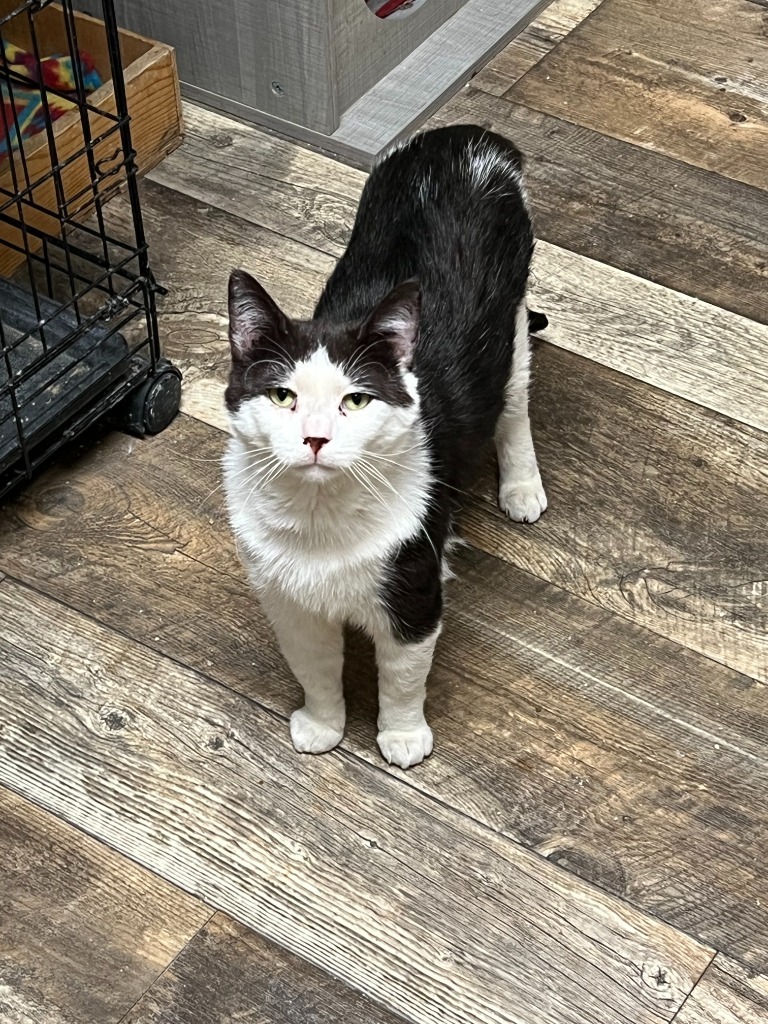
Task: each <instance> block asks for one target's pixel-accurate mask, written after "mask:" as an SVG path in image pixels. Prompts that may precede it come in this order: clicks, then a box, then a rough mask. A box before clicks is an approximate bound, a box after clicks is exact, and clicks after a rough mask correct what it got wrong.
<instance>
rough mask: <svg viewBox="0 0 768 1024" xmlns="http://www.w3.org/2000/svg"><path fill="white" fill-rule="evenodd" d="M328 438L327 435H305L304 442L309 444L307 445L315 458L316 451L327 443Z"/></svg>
mask: <svg viewBox="0 0 768 1024" xmlns="http://www.w3.org/2000/svg"><path fill="white" fill-rule="evenodd" d="M328 440H329V439H328V438H327V437H305V438H304V444H308V445H309V447H310V448H311V449H312V451H313V452H314V454H315V458H317V453H318V452H319V451H320V449H321V448H322V447H323V445H324V444H328Z"/></svg>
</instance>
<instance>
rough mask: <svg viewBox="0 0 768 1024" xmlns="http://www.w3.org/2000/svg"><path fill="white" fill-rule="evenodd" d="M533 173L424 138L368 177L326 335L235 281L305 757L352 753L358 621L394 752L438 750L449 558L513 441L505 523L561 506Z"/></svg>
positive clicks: (230, 491)
mask: <svg viewBox="0 0 768 1024" xmlns="http://www.w3.org/2000/svg"><path fill="white" fill-rule="evenodd" d="M521 172H522V158H521V155H520V153H519V152H518V150H517V149H516V148H515V147H514V146H513V145H512V144H511V143H509V142H508V141H506V140H505V139H503V138H501V137H500V136H498V135H495V134H492V133H490V132H487V131H483V130H482V129H480V128H476V127H471V126H464V127H454V128H445V129H439V130H437V131H431V132H425V133H424V134H421V135H417V136H416V137H415V138H413V139H412V140H411V141H410V142H408V143H407V144H405V145H402V146H400V147H398V148H397V149H395V150H394V151H393V152H391V153H390V154H389V155H387V156H386V157H385V158H384V159H383V160H382V161H381V162H380V163H379V164H378V165H377V167H376V168H375V169H374V171H373V172H372V174H371V175H370V177H369V179H368V182H367V184H366V186H365V189H364V191H363V195H362V199H361V202H360V207H359V210H358V214H357V219H356V221H355V225H354V230H353V232H352V237H351V239H350V242H349V246H348V248H347V251H346V253H345V254H344V256H343V257H342V258H341V260H340V261H339V263H338V265H337V267H336V269H335V271H334V273H333V274H332V275H331V278H330V280H329V281H328V284H327V285H326V287H325V290H324V291H323V294H322V296H321V297H320V301H319V303H318V305H317V309H316V311H315V315H314V317H313V319H312V320H309V321H295V320H291V319H289V318H288V317H287V316H286V315H285V314H284V313H283V312H282V311H281V310H280V309H279V308H278V307H277V305H276V304H275V303H274V302H273V301H272V299H271V298H270V297H269V296H268V295H267V293H266V292H265V291H264V289H263V288H262V287H261V286H260V285H259V284H258V283H257V282H256V281H255V280H253V278H251V277H250V276H249V275H248V274H246V273H244V272H243V271H235V272H234V273H233V274H232V277H231V279H230V290H229V310H230V338H231V346H232V368H231V377H230V383H229V387H228V388H227V392H226V401H227V406H228V408H229V412H230V414H231V426H232V432H233V438H232V440H231V442H230V445H229V450H228V453H227V455H226V457H225V463H224V466H225V468H224V479H225V487H226V493H227V500H228V506H229V511H230V515H231V520H232V525H233V528H234V531H235V534H236V536H237V538H238V543H239V549H240V552H241V557H242V559H243V562H244V564H245V566H246V568H247V570H248V574H249V578H250V580H251V583H252V584H253V587H254V588H255V590H256V592H257V594H258V596H259V598H260V600H261V603H262V605H263V608H264V611H265V612H266V614H267V616H268V617H269V619H270V620H271V622H272V624H273V626H274V629H275V632H276V634H277V637H278V640H279V642H280V647H281V649H282V651H283V654H284V655H285V658H286V660H287V662H288V664H289V666H290V668H291V669H292V671H293V672H294V674H295V675H296V678H297V679H298V681H299V682H300V683H301V685H302V687H303V688H304V693H305V705H304V707H303V708H301V709H300V710H298V711H295V712H294V713H293V715H292V716H291V736H292V738H293V743H294V745H295V747H296V749H297V750H299V751H307V752H312V753H320V752H322V751H326V750H331V749H332V748H333V747H335V746H336V744H337V743H338V742H339V741H340V740H341V738H342V735H343V733H344V722H345V708H344V696H343V693H342V681H341V677H342V658H343V638H342V632H343V627H344V624H345V623H351V624H355V625H357V626H360V627H362V628H363V629H365V630H367V631H368V632H369V634H370V635H371V636H372V637H373V639H374V641H375V645H376V657H377V662H378V669H379V721H378V727H379V734H378V744H379V748H380V749H381V752H382V754H383V755H384V757H385V758H386V760H387V761H388V762H389V763H390V764H396V765H399V766H400V767H402V768H407V767H409V766H410V765H414V764H418V763H419V762H420V761H421V760H422V759H423V758H425V757H426V756H427V755H428V754H429V753H431V751H432V732H431V730H430V728H429V726H428V725H427V723H426V720H425V718H424V700H425V684H426V680H427V675H428V673H429V670H430V666H431V664H432V655H433V652H434V648H435V642H436V641H437V637H438V634H439V632H440V625H441V618H442V611H443V577H444V574H445V553H446V548H447V546H448V545H449V543H450V539H451V527H452V520H453V516H454V513H455V510H456V508H457V505H458V503H459V500H460V498H461V495H462V492H464V491H465V490H466V488H467V487H468V486H469V484H470V483H471V482H472V479H473V477H474V476H475V474H476V471H477V470H478V468H479V466H480V463H481V460H482V455H483V453H484V451H485V450H486V448H487V446H488V444H489V443H490V442H491V441H492V440H493V439H494V437H495V440H496V448H497V452H498V457H499V466H500V488H499V503H500V505H501V507H502V509H504V511H505V512H506V513H507V514H508V515H509V516H510V517H511V518H512V519H515V520H518V521H526V522H533V521H534V520H536V519H538V518H539V516H540V515H541V513H542V512H543V511H544V509H545V508H546V505H547V502H546V498H545V496H544V489H543V487H542V483H541V477H540V475H539V470H538V466H537V464H536V456H535V453H534V449H533V442H532V440H531V431H530V425H529V421H528V379H529V364H530V347H529V314H528V310H527V306H526V297H525V293H526V283H527V279H528V270H529V264H530V260H531V255H532V252H533V244H534V239H533V233H532V229H531V223H530V219H529V217H528V213H527V211H526V205H525V195H524V191H523V184H522V177H521ZM545 325H546V318H545V317H543V316H542V315H541V314H531V327H533V328H534V329H537V328H540V327H543V326H545Z"/></svg>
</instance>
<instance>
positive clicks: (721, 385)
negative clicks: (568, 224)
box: [531, 211, 768, 431]
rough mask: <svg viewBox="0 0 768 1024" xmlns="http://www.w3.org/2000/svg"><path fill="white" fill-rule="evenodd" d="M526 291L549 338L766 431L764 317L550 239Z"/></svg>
mask: <svg viewBox="0 0 768 1024" xmlns="http://www.w3.org/2000/svg"><path fill="white" fill-rule="evenodd" d="M767 212H768V211H767ZM766 283H767V284H768V282H766ZM531 293H532V300H531V301H532V304H533V306H534V308H537V309H543V310H546V312H547V314H548V316H549V317H550V325H549V328H548V329H547V331H546V332H545V333H544V335H543V336H544V337H545V338H546V339H547V341H549V342H551V343H552V344H554V345H557V346H558V347H559V348H564V349H567V350H568V351H569V352H575V353H578V354H579V355H582V356H586V357H587V358H588V359H591V360H593V361H594V362H596V363H601V364H602V365H603V366H609V367H612V368H613V369H615V370H620V371H621V372H622V373H625V374H629V376H631V377H634V378H636V379H637V380H641V381H644V382H645V383H647V384H652V385H653V386H654V387H656V388H659V389H661V390H662V391H668V392H669V393H670V394H673V395H677V396H679V397H680V398H685V399H687V400H688V401H691V402H696V403H697V404H698V405H703V406H705V407H706V408H708V409H712V410H714V411H715V412H719V413H722V414H723V415H725V416H729V417H731V418H732V419H735V420H740V421H741V422H742V423H747V424H749V425H750V426H753V427H758V428H760V429H762V430H766V431H768V326H766V325H764V324H758V323H755V322H754V321H752V320H748V319H747V318H746V317H740V316H737V315H736V314H735V313H729V312H728V311H727V310H724V309H718V307H717V306H712V305H710V304H709V303H706V302H701V301H700V300H699V299H694V298H692V297H691V296H688V295H683V294H681V293H680V292H673V291H670V289H668V288H664V287H662V286H661V285H655V284H652V283H651V282H649V281H643V280H642V279H641V278H638V277H635V276H633V275H631V274H627V273H624V272H623V271H620V270H616V269H615V268H613V267H609V266H607V265H606V264H604V263H598V262H597V261H595V260H590V259H587V258H586V257H584V256H579V255H577V254H576V253H572V252H569V251H568V250H567V249H561V248H559V247H557V246H553V245H549V244H548V243H547V242H539V243H538V245H537V247H536V257H535V259H534V265H533V285H532V289H531Z"/></svg>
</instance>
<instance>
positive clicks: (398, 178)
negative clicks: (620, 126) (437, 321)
mask: <svg viewBox="0 0 768 1024" xmlns="http://www.w3.org/2000/svg"><path fill="white" fill-rule="evenodd" d="M522 172H523V158H522V155H521V153H520V151H519V150H518V149H517V147H516V146H515V145H514V144H513V143H512V142H510V141H509V140H508V139H505V138H504V137H503V136H501V135H498V134H496V133H494V132H491V131H488V130H486V129H483V128H480V127H479V126H477V125H454V126H451V127H447V128H437V129H434V130H431V131H427V132H422V133H421V134H418V135H415V136H414V137H413V138H411V139H410V140H408V141H407V142H405V143H403V144H400V145H398V146H396V147H395V148H394V149H392V150H390V151H389V152H388V153H387V154H385V155H384V156H383V157H382V159H381V160H380V161H379V162H378V163H377V164H376V166H375V167H374V169H373V170H372V172H371V174H370V176H369V178H368V181H367V182H366V185H365V188H364V190H363V194H362V197H361V200H360V206H359V208H358V212H357V217H356V219H355V224H354V227H353V230H352V235H351V238H350V241H349V245H348V247H347V251H346V253H345V254H344V256H343V257H342V259H341V260H340V262H339V264H338V265H337V267H336V270H335V272H334V273H333V274H332V275H331V278H330V280H329V282H328V284H327V285H326V288H325V291H324V293H323V295H322V297H321V299H320V302H319V304H318V307H317V310H316V315H330V316H332V317H335V318H337V319H340V320H353V319H356V318H358V317H361V316H364V315H366V313H367V312H368V311H369V309H370V307H371V306H372V305H374V304H375V303H376V302H378V301H379V300H380V299H381V298H382V296H383V295H384V294H386V292H387V291H389V290H390V289H391V288H392V287H394V285H396V284H398V283H399V282H400V281H403V280H407V279H408V278H411V277H417V278H418V279H419V280H420V281H421V283H422V286H423V289H424V291H425V293H426V295H427V299H428V300H430V299H431V298H435V297H439V296H440V295H443V296H445V295H447V294H451V295H453V296H455V299H456V301H457V302H458V304H459V305H461V304H462V303H466V302H468V303H469V305H470V307H471V306H473V305H474V303H475V301H478V302H480V304H481V305H483V306H486V305H487V299H488V295H487V294H485V287H484V285H485V283H487V282H489V281H492V280H493V281H496V282H497V285H498V292H497V295H499V296H501V295H507V296H509V295H510V293H512V295H513V296H514V298H515V299H516V298H517V297H518V292H519V293H520V294H522V290H523V288H524V283H525V278H526V276H527V270H528V264H529V262H530V258H531V254H532V251H533V229H532V226H531V222H530V218H529V215H528V211H527V207H526V198H525V191H524V186H523V176H522Z"/></svg>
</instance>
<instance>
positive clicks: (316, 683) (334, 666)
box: [262, 596, 346, 754]
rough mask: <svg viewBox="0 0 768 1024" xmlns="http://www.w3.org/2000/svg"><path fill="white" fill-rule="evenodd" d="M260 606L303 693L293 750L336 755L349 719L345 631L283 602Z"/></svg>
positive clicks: (269, 601) (293, 721) (294, 725)
mask: <svg viewBox="0 0 768 1024" xmlns="http://www.w3.org/2000/svg"><path fill="white" fill-rule="evenodd" d="M262 606H263V608H264V611H265V612H266V613H267V616H268V618H269V619H270V620H271V622H272V626H273V628H274V630H275V633H276V634H277V639H278V642H279V644H280V650H281V651H282V652H283V657H284V658H285V660H286V661H287V662H288V666H289V668H290V669H291V671H292V672H293V674H294V675H295V676H296V678H297V679H298V681H299V682H300V683H301V685H302V688H303V690H304V707H303V708H299V710H298V711H294V712H293V714H292V715H291V739H292V740H293V745H294V747H295V748H296V750H298V751H299V753H302V754H324V753H325V752H326V751H328V750H333V748H334V747H335V746H337V745H338V744H339V743H340V742H341V740H342V738H343V736H344V724H345V718H346V711H345V707H344V690H343V686H342V680H341V674H342V668H343V664H344V632H343V629H342V626H341V625H340V624H338V623H334V622H328V621H327V620H326V619H324V618H323V617H322V616H319V615H311V614H309V613H308V612H306V611H305V610H304V609H302V608H300V607H299V606H298V605H296V604H294V603H293V602H292V601H290V600H287V599H285V598H283V597H280V598H275V597H274V596H270V597H268V598H266V599H265V598H264V596H262Z"/></svg>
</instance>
